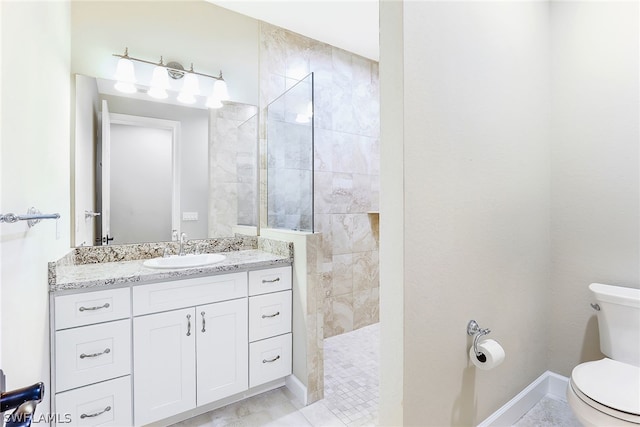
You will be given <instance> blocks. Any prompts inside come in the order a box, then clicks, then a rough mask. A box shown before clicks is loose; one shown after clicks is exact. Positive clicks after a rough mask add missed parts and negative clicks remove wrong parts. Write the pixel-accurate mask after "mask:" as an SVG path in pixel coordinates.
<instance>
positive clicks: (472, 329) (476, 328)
mask: <svg viewBox="0 0 640 427" xmlns="http://www.w3.org/2000/svg"><path fill="white" fill-rule="evenodd" d="M490 333H491V329H488V328H481V327H480V325H478V322H476V321H475V320H470V321H469V324H468V325H467V335H470V336H473V352H474V353H475V355H476V356H477V357H478V358H480V357H481V356H484V354H482V353H481V352H479V351H478V341H480V338H481V337H483V336H485V335H488V334H490Z"/></svg>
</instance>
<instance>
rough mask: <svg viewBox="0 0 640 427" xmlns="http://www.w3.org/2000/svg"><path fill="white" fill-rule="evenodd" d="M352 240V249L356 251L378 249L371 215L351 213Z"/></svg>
mask: <svg viewBox="0 0 640 427" xmlns="http://www.w3.org/2000/svg"><path fill="white" fill-rule="evenodd" d="M351 216H352V220H351V227H352V228H351V240H352V250H353V251H354V252H366V251H374V250H377V249H378V248H377V242H376V240H375V238H374V235H373V233H372V229H371V220H370V218H369V215H367V214H366V213H365V214H355V215H351Z"/></svg>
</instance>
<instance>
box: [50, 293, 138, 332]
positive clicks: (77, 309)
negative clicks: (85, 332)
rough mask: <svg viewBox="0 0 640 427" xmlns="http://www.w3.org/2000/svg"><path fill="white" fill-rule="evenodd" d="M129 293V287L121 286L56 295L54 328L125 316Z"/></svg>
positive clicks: (126, 314) (65, 327) (129, 308)
mask: <svg viewBox="0 0 640 427" xmlns="http://www.w3.org/2000/svg"><path fill="white" fill-rule="evenodd" d="M129 295H130V294H129V288H121V289H109V290H106V291H95V292H85V293H81V294H74V295H65V296H60V297H56V298H55V322H56V330H60V329H67V328H73V327H75V326H83V325H91V324H93V323H102V322H108V321H110V320H118V319H124V318H127V317H129V315H130V313H131V298H130V297H129Z"/></svg>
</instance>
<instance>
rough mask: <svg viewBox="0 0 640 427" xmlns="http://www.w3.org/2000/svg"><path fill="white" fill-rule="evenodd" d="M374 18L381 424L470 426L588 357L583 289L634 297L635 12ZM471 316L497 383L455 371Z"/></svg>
mask: <svg viewBox="0 0 640 427" xmlns="http://www.w3.org/2000/svg"><path fill="white" fill-rule="evenodd" d="M381 11H382V13H381V46H382V51H381V62H382V63H381V77H382V80H381V90H382V94H383V103H382V135H383V137H382V153H383V155H382V189H383V193H382V196H383V197H382V199H381V211H382V212H381V214H382V219H381V221H382V222H381V243H382V245H381V248H380V251H381V254H382V257H381V259H382V263H381V266H380V268H381V279H382V283H381V295H382V305H381V319H382V326H383V328H382V336H381V341H382V353H381V354H382V377H381V381H382V383H381V389H382V390H383V393H385V396H383V401H382V406H381V409H380V411H381V421H382V423H383V424H385V425H397V424H400V423H402V424H404V425H473V424H475V423H478V422H479V421H481V420H483V419H484V418H485V417H486V416H488V415H489V414H490V413H491V412H493V411H495V410H496V409H498V408H499V407H500V406H501V405H503V404H504V403H506V402H507V401H508V400H509V399H510V398H511V397H513V396H514V395H515V394H516V393H517V392H518V391H520V390H521V389H522V388H523V387H524V386H526V385H527V384H528V383H529V382H531V381H532V380H533V379H534V378H535V377H536V376H538V375H539V374H540V373H542V372H543V371H544V370H546V369H550V370H552V371H555V372H558V373H560V374H563V375H569V374H570V372H571V369H572V368H573V367H574V366H575V365H577V364H578V363H580V362H582V361H586V360H593V359H597V358H600V357H602V355H601V354H600V352H599V350H598V333H597V323H596V319H595V317H594V315H593V312H592V310H591V309H590V307H589V304H588V303H589V302H591V301H592V300H591V297H590V295H589V293H588V290H587V286H588V284H589V283H591V282H595V281H600V282H605V283H617V284H621V285H625V286H630V287H638V286H640V283H639V282H640V207H639V205H640V158H639V157H640V153H639V151H640V144H639V141H640V131H639V129H640V124H639V120H638V118H639V116H640V99H639V95H640V94H639V89H640V85H639V76H640V74H639V73H638V71H639V68H640V67H639V56H638V52H639V51H640V49H639V48H640V46H639V44H640V38H639V36H640V32H639V17H640V16H639V12H640V10H639V5H638V3H637V2H551V4H549V3H547V2H528V3H525V2H500V3H489V2H478V3H460V2H423V3H421V2H404V3H400V4H398V3H395V2H383V4H382V8H381ZM400 11H402V13H403V15H404V16H403V17H399V16H398V15H399V14H400ZM403 39H404V41H403ZM398 46H403V48H402V49H401V51H402V54H400V53H398V50H399V49H398ZM385 58H395V61H396V62H401V63H402V64H403V67H404V70H403V69H401V68H400V67H399V66H393V67H392V66H387V65H386V62H385ZM402 84H404V88H402ZM394 94H395V96H394ZM385 96H387V97H388V98H387V99H385ZM402 109H404V114H402V112H401V110H402ZM399 116H400V117H399ZM399 123H400V124H401V126H399ZM394 150H397V151H400V150H401V151H402V155H400V154H398V153H397V151H396V152H395V155H394ZM400 156H401V157H402V160H401V161H400V159H399V157H400ZM401 178H402V181H401ZM402 188H404V190H403V194H404V199H403V197H402V196H401V195H400V194H399V192H400V191H401V189H402ZM385 189H386V190H387V191H395V192H396V194H395V195H389V194H385ZM398 206H403V209H398ZM403 221H404V228H403V229H402V228H400V225H401V224H402V222H403ZM400 231H401V234H402V236H403V247H404V256H403V255H402V254H400V255H398V249H397V248H398V247H399V246H400V242H398V241H397V235H391V233H394V232H395V233H398V232H400ZM391 243H393V246H391ZM387 244H389V245H388V246H387ZM394 249H395V252H394ZM386 254H390V256H387V255H386ZM403 275H404V302H403V303H400V302H399V301H398V298H397V297H396V298H395V299H391V300H390V299H387V298H389V296H391V298H393V295H394V292H395V291H396V290H397V288H398V284H397V280H398V278H401V277H402V276H403ZM471 318H475V319H476V320H478V321H479V322H480V324H481V325H482V326H486V327H489V328H491V329H492V331H493V332H492V334H491V337H492V338H495V339H497V340H498V341H500V342H501V343H502V345H503V346H504V347H505V350H506V353H507V358H506V360H505V362H504V364H503V365H502V366H500V367H498V368H497V369H494V370H492V371H486V372H485V371H476V369H474V368H468V361H467V360H468V358H467V353H466V352H467V350H468V346H469V344H470V341H469V339H468V338H467V337H466V336H465V335H464V329H465V326H466V322H467V321H468V320H469V319H471ZM399 319H402V320H399ZM401 331H403V339H404V345H403V350H402V353H403V356H404V367H403V368H401V369H402V371H403V375H402V380H403V381H404V384H402V383H401V380H398V379H395V378H392V377H390V375H388V372H397V371H398V370H399V368H398V365H399V363H398V354H399V353H401V351H399V350H396V351H393V350H390V349H388V346H389V344H390V343H393V342H398V341H400V338H397V336H398V335H399V334H400V333H401ZM385 343H386V344H385ZM400 389H401V391H398V390H400ZM384 397H386V398H384ZM403 412H404V413H403Z"/></svg>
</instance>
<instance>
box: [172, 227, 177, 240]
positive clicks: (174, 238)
mask: <svg viewBox="0 0 640 427" xmlns="http://www.w3.org/2000/svg"><path fill="white" fill-rule="evenodd" d="M171 241H172V242H177V241H178V230H175V229H174V230H171Z"/></svg>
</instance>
